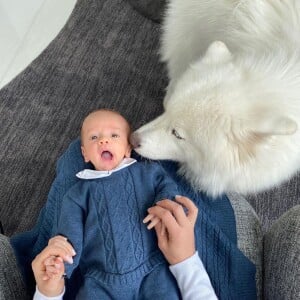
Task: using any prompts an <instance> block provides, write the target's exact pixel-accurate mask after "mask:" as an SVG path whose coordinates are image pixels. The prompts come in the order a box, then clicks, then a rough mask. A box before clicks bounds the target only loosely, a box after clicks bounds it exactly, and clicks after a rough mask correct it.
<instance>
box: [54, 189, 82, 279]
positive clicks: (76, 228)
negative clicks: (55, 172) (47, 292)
mask: <svg viewBox="0 0 300 300" xmlns="http://www.w3.org/2000/svg"><path fill="white" fill-rule="evenodd" d="M84 222H85V221H84V210H83V208H82V207H80V206H79V205H78V203H76V202H75V201H73V199H72V194H71V193H68V194H67V195H66V196H65V197H64V199H63V203H62V208H61V214H60V218H59V222H58V228H57V234H59V235H62V236H64V237H66V238H67V239H68V241H69V242H70V243H71V245H72V246H73V248H74V250H75V252H76V255H75V256H74V257H73V261H74V262H73V264H68V263H65V272H66V275H67V277H68V278H70V277H71V275H72V272H73V271H74V269H75V268H76V267H77V266H78V264H79V260H80V257H81V253H82V247H83V246H82V244H83V227H84Z"/></svg>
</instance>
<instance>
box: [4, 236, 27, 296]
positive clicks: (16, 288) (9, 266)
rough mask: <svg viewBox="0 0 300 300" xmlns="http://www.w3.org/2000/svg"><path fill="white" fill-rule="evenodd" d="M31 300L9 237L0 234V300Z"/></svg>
mask: <svg viewBox="0 0 300 300" xmlns="http://www.w3.org/2000/svg"><path fill="white" fill-rule="evenodd" d="M22 299H24V300H25V299H29V297H28V296H27V293H26V289H25V286H24V283H23V280H22V276H21V274H20V272H19V269H18V267H17V262H16V259H15V257H14V254H13V250H12V248H11V246H10V243H9V240H8V238H7V237H5V236H3V235H1V234H0V300H22Z"/></svg>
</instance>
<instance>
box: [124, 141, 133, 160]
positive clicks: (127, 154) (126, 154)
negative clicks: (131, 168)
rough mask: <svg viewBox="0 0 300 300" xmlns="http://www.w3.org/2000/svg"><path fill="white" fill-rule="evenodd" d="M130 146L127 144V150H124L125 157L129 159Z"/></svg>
mask: <svg viewBox="0 0 300 300" xmlns="http://www.w3.org/2000/svg"><path fill="white" fill-rule="evenodd" d="M131 150H132V148H131V145H130V144H129V145H128V147H127V150H126V153H125V157H127V158H129V157H131Z"/></svg>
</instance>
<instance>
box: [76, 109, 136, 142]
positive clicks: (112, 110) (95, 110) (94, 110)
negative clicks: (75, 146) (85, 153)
mask: <svg viewBox="0 0 300 300" xmlns="http://www.w3.org/2000/svg"><path fill="white" fill-rule="evenodd" d="M99 111H103V112H112V113H115V114H117V115H119V116H121V117H122V118H124V120H125V121H126V122H127V124H128V142H129V143H130V141H129V137H130V135H131V132H132V130H131V124H130V123H129V122H128V120H127V119H126V118H125V117H124V116H123V115H122V114H121V113H120V112H118V111H117V110H114V109H112V108H96V109H93V110H91V111H90V112H89V113H88V114H87V115H86V116H85V118H84V119H83V121H82V122H81V127H80V141H81V144H82V127H83V123H84V121H85V120H86V118H87V117H88V116H89V115H91V114H93V113H96V112H99Z"/></svg>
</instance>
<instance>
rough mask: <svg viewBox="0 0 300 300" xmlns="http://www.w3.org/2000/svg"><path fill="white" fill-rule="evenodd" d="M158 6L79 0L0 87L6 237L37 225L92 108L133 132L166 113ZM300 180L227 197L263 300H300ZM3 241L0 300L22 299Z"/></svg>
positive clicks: (0, 215) (1, 209) (1, 214)
mask: <svg viewBox="0 0 300 300" xmlns="http://www.w3.org/2000/svg"><path fill="white" fill-rule="evenodd" d="M164 7H165V1H163V0H78V1H77V4H76V6H75V9H74V11H73V13H72V15H71V17H70V18H69V20H68V22H67V24H66V25H65V26H64V28H63V29H62V30H61V32H60V33H59V35H58V36H57V37H56V38H55V39H54V40H53V41H52V42H51V44H50V45H49V46H48V47H47V48H46V49H45V51H44V52H43V53H42V54H41V55H40V56H39V57H38V58H37V59H36V60H35V61H33V62H32V63H31V64H30V65H29V66H28V67H27V68H26V69H25V70H24V71H23V72H22V73H21V74H19V75H18V76H17V77H16V78H15V79H14V80H12V81H11V82H10V83H9V84H8V85H6V86H5V87H4V88H2V89H1V90H0V99H1V101H0V118H1V124H2V126H1V128H0V140H1V144H0V157H1V159H0V167H1V181H0V221H1V223H2V225H3V228H4V233H5V235H6V236H8V237H9V236H11V235H13V234H15V233H18V232H23V231H25V230H28V229H30V228H31V227H32V226H33V225H34V223H35V221H36V219H37V216H38V213H39V211H40V209H41V207H42V206H43V205H44V203H45V201H46V197H47V193H48V191H49V188H50V185H51V182H52V181H53V179H54V176H55V163H56V161H57V158H58V157H59V156H60V155H61V154H62V153H63V152H64V150H65V149H66V148H67V146H68V145H69V144H70V142H71V141H72V140H74V139H75V138H76V137H77V136H78V133H79V128H80V125H81V124H80V123H81V120H82V119H83V117H84V116H85V115H86V114H87V113H88V112H89V111H91V110H92V109H95V108H98V107H109V108H115V109H117V110H118V111H120V112H121V113H123V114H124V116H125V117H127V118H128V119H129V121H130V122H131V123H132V124H133V127H134V129H136V128H138V127H139V126H141V125H142V124H144V123H146V122H148V121H150V120H151V119H153V118H154V117H156V116H157V115H159V114H160V113H161V112H162V109H163V108H162V99H163V97H164V93H165V87H166V86H167V82H168V79H167V77H166V70H165V66H164V65H163V64H161V63H160V62H159V56H158V47H159V37H160V23H159V22H160V21H161V17H162V15H163V9H164ZM298 181H299V178H298V176H295V177H294V178H293V179H291V180H290V181H288V182H286V183H284V184H282V185H281V186H280V187H276V188H275V189H273V190H271V191H267V192H264V193H261V194H257V195H251V196H247V201H248V202H247V201H246V200H245V199H244V198H243V197H241V196H239V195H229V197H230V199H231V201H232V205H233V207H234V210H235V212H236V218H237V231H238V238H239V246H240V248H241V249H242V250H243V251H244V253H245V254H246V255H247V256H249V257H250V258H251V259H252V260H253V261H254V262H255V263H256V264H257V267H258V275H257V279H258V280H257V281H258V286H259V287H260V289H259V290H260V292H259V293H261V294H264V295H265V298H266V299H300V271H299V270H300V245H299V242H300V206H299V205H298V206H297V204H300V200H299V198H300V190H299V189H298ZM249 203H250V205H249ZM291 208H292V209H291ZM0 241H1V244H0V246H1V247H0V251H2V252H1V253H0V260H1V263H0V299H22V297H24V298H25V294H24V292H23V291H22V286H21V284H20V286H18V285H16V284H14V285H13V286H12V284H10V283H9V282H17V281H18V280H19V278H15V279H11V278H12V277H10V278H9V274H11V272H13V270H14V269H16V265H14V264H13V263H9V262H11V261H12V260H13V257H11V253H9V250H7V248H6V247H8V244H7V240H6V239H5V238H4V237H1V239H0ZM282 241H284V242H282ZM287 251H290V253H289V255H288V256H286V255H285V254H286V253H288V252H287ZM288 273H290V274H289V275H290V276H287V274H288ZM262 274H263V275H262ZM15 276H17V277H18V275H17V274H16V275H15ZM11 280H12V281H11ZM12 291H13V292H12Z"/></svg>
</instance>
